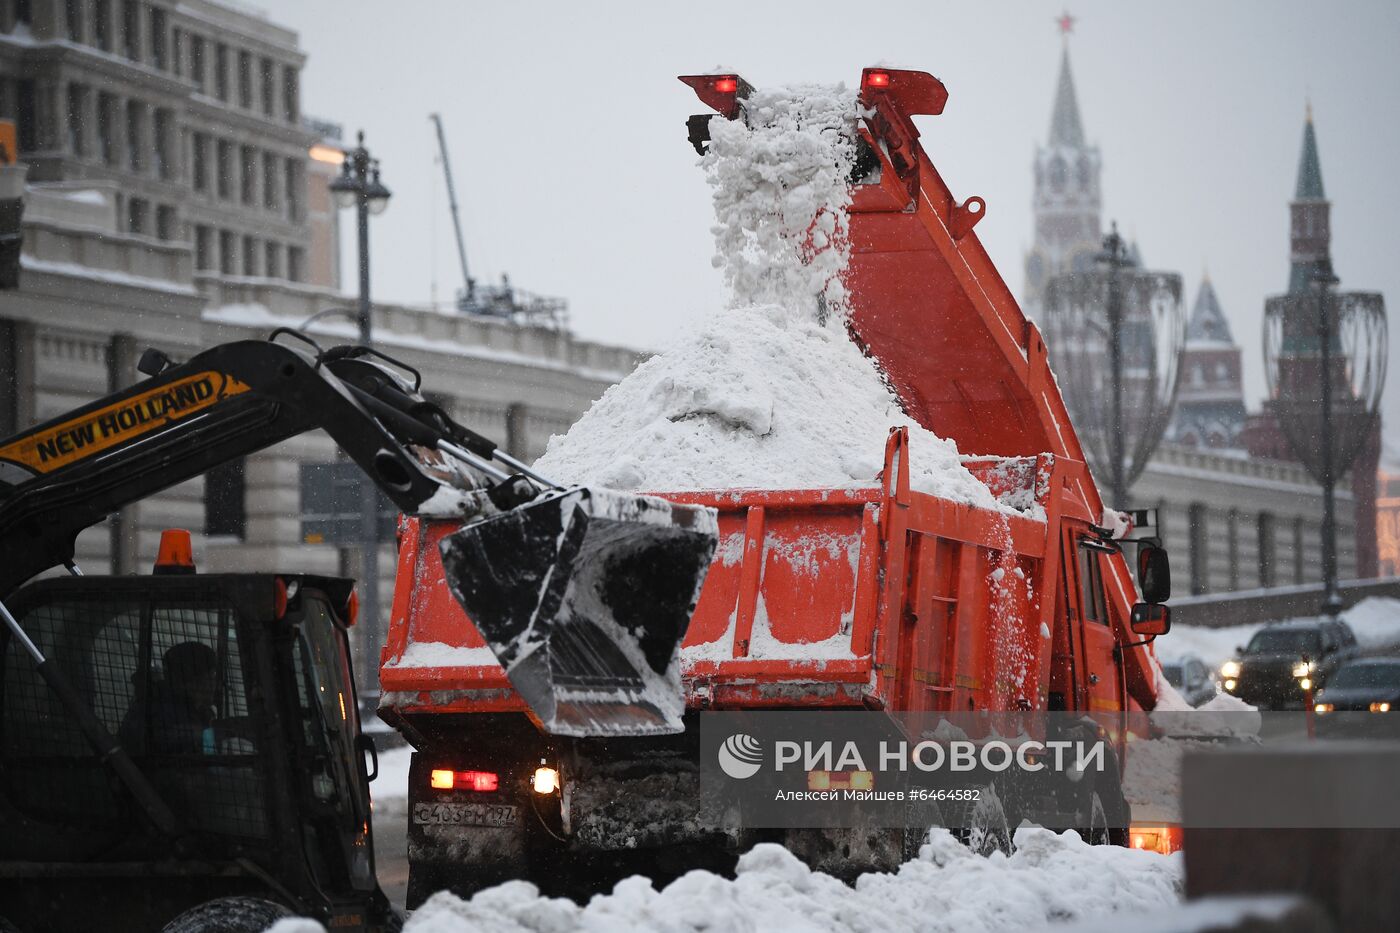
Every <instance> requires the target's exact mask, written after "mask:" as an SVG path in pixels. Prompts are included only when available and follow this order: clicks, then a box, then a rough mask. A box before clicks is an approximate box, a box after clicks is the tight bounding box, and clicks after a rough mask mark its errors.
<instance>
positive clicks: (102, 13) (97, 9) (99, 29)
mask: <svg viewBox="0 0 1400 933" xmlns="http://www.w3.org/2000/svg"><path fill="white" fill-rule="evenodd" d="M92 41H93V44H94V45H96V46H97V47H98V48H99V49H101V50H102V51H104V52H110V51H112V4H111V3H110V2H109V0H93V4H92Z"/></svg>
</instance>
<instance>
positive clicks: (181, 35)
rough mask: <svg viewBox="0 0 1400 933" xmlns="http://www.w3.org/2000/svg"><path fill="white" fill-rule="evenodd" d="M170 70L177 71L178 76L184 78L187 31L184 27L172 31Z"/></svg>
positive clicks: (176, 75)
mask: <svg viewBox="0 0 1400 933" xmlns="http://www.w3.org/2000/svg"><path fill="white" fill-rule="evenodd" d="M170 70H171V71H173V72H175V77H177V78H182V77H184V75H185V31H184V30H183V29H172V30H171V31H170Z"/></svg>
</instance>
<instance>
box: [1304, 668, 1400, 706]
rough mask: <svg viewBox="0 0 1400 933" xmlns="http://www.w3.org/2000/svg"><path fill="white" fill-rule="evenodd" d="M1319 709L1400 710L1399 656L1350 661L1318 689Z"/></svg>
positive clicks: (1317, 701) (1316, 699)
mask: <svg viewBox="0 0 1400 933" xmlns="http://www.w3.org/2000/svg"><path fill="white" fill-rule="evenodd" d="M1315 701H1316V704H1317V711H1318V712H1320V713H1331V712H1346V711H1348V710H1352V711H1356V712H1363V713H1364V712H1368V711H1369V712H1373V713H1388V712H1390V711H1391V710H1394V711H1396V712H1397V713H1400V658H1357V659H1355V660H1353V661H1348V662H1347V663H1345V664H1343V665H1342V666H1341V667H1339V668H1337V672H1336V673H1335V674H1333V675H1332V679H1331V680H1329V681H1328V682H1327V687H1326V688H1325V689H1323V690H1320V691H1318V694H1317V697H1316V698H1315Z"/></svg>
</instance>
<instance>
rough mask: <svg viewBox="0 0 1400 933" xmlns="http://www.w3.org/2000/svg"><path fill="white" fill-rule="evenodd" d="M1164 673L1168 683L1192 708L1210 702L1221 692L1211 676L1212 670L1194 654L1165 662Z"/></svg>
mask: <svg viewBox="0 0 1400 933" xmlns="http://www.w3.org/2000/svg"><path fill="white" fill-rule="evenodd" d="M1162 673H1163V674H1165V675H1166V678H1167V683H1169V684H1171V685H1172V686H1173V687H1175V688H1176V692H1177V693H1180V694H1181V698H1182V699H1183V700H1185V701H1186V702H1187V703H1190V704H1191V705H1192V706H1200V705H1201V704H1202V703H1208V702H1210V701H1211V700H1213V699H1215V695H1216V693H1218V692H1219V691H1218V690H1217V689H1216V686H1215V679H1214V678H1213V677H1211V675H1210V668H1208V667H1206V662H1204V661H1202V660H1201V659H1200V658H1198V657H1196V656H1195V655H1194V654H1184V655H1182V656H1181V657H1179V658H1177V659H1176V660H1174V661H1163V662H1162Z"/></svg>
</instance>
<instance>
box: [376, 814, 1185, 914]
mask: <svg viewBox="0 0 1400 933" xmlns="http://www.w3.org/2000/svg"><path fill="white" fill-rule="evenodd" d="M1016 844H1017V851H1016V852H1015V853H1014V854H1013V855H1011V856H1010V857H1009V858H1008V857H1005V856H1002V855H995V856H993V857H991V858H983V857H982V856H978V855H974V854H973V853H972V852H971V851H969V850H968V849H967V848H965V847H964V846H963V845H961V844H960V843H958V842H957V841H956V840H954V839H953V837H952V836H951V835H949V834H948V832H947V831H946V830H941V829H940V830H935V831H934V834H933V835H932V836H931V838H930V841H929V843H928V844H927V845H925V846H924V848H923V851H922V852H921V853H920V857H919V859H917V860H915V861H912V862H909V863H907V864H905V865H904V866H902V867H901V868H900V870H899V872H898V873H895V874H868V875H865V876H863V877H862V878H860V879H859V881H858V882H857V883H856V886H855V888H854V889H852V888H850V887H847V886H846V885H844V884H842V883H841V882H840V881H838V880H836V879H835V878H832V877H831V876H829V875H824V874H821V873H819V872H813V871H811V870H810V869H808V868H807V867H806V866H805V865H803V864H802V863H801V862H800V861H798V859H797V858H796V857H795V856H793V855H792V854H791V853H790V852H788V851H787V850H786V849H784V848H783V847H781V846H778V845H773V844H764V845H759V846H756V847H754V849H753V850H752V851H750V852H749V853H748V854H746V855H744V856H743V857H742V858H741V859H740V861H739V869H738V876H737V877H736V878H735V879H734V880H732V881H731V880H728V879H725V878H721V877H719V876H718V875H715V874H711V873H710V872H707V871H692V872H690V873H689V874H687V875H685V876H684V877H682V878H680V879H678V880H676V881H674V882H672V883H671V884H669V885H667V886H666V887H665V888H663V889H662V890H660V891H657V890H656V889H655V888H653V887H652V885H651V884H650V883H649V882H648V881H647V880H646V879H644V878H640V877H634V878H629V879H627V880H626V881H623V882H621V883H620V884H619V885H617V887H616V888H614V889H613V891H612V893H610V894H603V895H598V896H596V897H594V898H593V899H592V900H591V901H590V902H589V903H588V904H587V905H586V906H583V907H580V906H578V905H577V904H574V903H573V902H571V901H567V900H559V899H552V898H543V897H540V896H539V894H538V893H537V890H536V888H535V887H534V885H531V884H529V883H528V882H524V881H514V882H509V883H507V884H503V885H500V886H498V887H495V888H491V889H488V890H486V891H482V892H481V893H479V894H477V895H476V896H475V897H473V898H472V899H471V900H470V901H463V900H461V899H459V898H457V897H454V896H453V895H452V894H449V893H446V892H442V893H439V894H437V895H434V896H433V898H431V899H430V900H429V901H428V902H427V903H426V904H424V905H423V907H421V908H420V909H419V910H417V911H416V912H415V913H414V914H413V916H412V917H411V918H410V919H409V921H408V923H407V925H406V926H405V927H404V929H405V931H406V933H467V931H473V933H568V931H597V933H603V931H608V933H612V931H618V933H626V931H638V933H640V931H648V933H650V931H663V933H681V931H701V930H713V931H760V930H783V931H811V933H817V931H821V933H831V931H838V933H839V931H867V930H921V931H926V933H942V931H949V933H954V931H956V933H983V931H994V930H1014V931H1018V933H1019V931H1023V930H1035V929H1041V928H1042V927H1043V926H1045V925H1046V924H1049V923H1057V922H1067V921H1077V920H1089V919H1093V918H1099V917H1105V916H1109V915H1112V914H1114V913H1122V912H1141V911H1151V910H1162V909H1168V908H1173V907H1175V906H1177V905H1178V904H1179V903H1180V900H1181V887H1182V867H1181V856H1180V855H1179V854H1178V855H1171V856H1162V855H1157V854H1155V853H1150V852H1140V851H1136V850H1133V849H1124V848H1119V847H1116V846H1090V845H1087V844H1085V843H1084V842H1082V841H1081V840H1080V839H1079V837H1078V836H1077V835H1075V834H1073V833H1062V834H1058V835H1057V834H1055V833H1053V832H1051V831H1049V830H1045V829H1038V828H1028V827H1025V828H1022V829H1020V830H1018V831H1017V833H1016Z"/></svg>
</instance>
